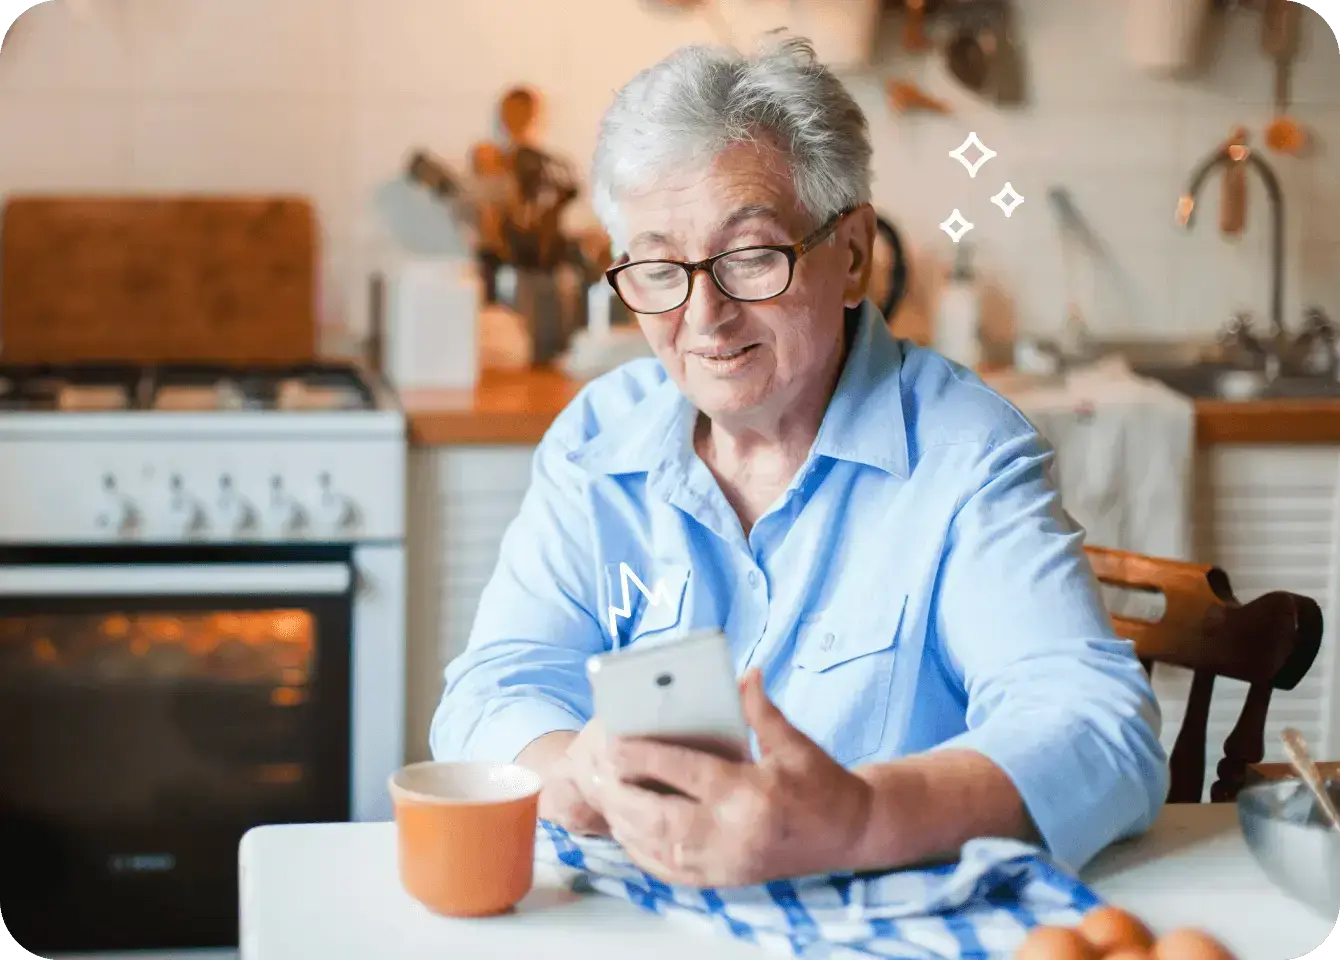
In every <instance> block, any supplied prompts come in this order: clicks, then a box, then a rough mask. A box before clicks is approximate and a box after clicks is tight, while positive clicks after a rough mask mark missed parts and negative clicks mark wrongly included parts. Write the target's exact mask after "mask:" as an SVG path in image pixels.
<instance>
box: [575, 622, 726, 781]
mask: <svg viewBox="0 0 1340 960" xmlns="http://www.w3.org/2000/svg"><path fill="white" fill-rule="evenodd" d="M586 674H587V677H588V678H589V679H590V681H591V693H592V697H593V699H594V701H595V715H596V717H597V718H599V720H600V723H601V725H602V726H603V727H604V728H605V731H606V732H607V733H609V734H611V735H613V736H618V737H645V738H647V739H651V740H660V741H663V742H666V743H675V744H680V745H682V746H686V747H691V748H693V749H697V750H704V751H707V752H708V753H713V754H716V755H717V756H719V757H723V758H725V759H727V760H736V761H741V762H744V761H748V760H750V759H752V752H751V750H750V746H749V727H748V725H747V724H746V723H745V719H744V711H743V710H742V708H741V706H740V688H739V683H738V682H737V681H736V679H735V668H734V666H733V664H732V663H731V655H730V643H729V641H728V640H727V639H726V635H725V634H724V633H722V632H721V631H720V630H702V631H695V632H693V633H689V634H686V635H685V636H683V637H680V638H677V639H674V640H666V641H663V642H661V643H656V644H653V645H650V646H647V647H636V646H634V647H625V648H623V649H621V650H615V651H611V652H610V653H602V654H597V655H596V656H594V657H591V658H590V659H589V660H588V661H587V663H586Z"/></svg>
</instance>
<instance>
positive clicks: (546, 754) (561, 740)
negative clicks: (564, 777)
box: [516, 730, 577, 782]
mask: <svg viewBox="0 0 1340 960" xmlns="http://www.w3.org/2000/svg"><path fill="white" fill-rule="evenodd" d="M576 739H577V734H575V733H573V732H572V731H571V730H555V731H554V732H553V733H546V734H545V735H544V736H542V737H536V738H535V739H534V740H532V741H531V742H530V743H529V744H528V745H527V746H526V749H524V750H522V751H521V753H520V754H519V755H518V756H517V758H516V762H517V763H518V764H520V765H521V766H523V767H527V768H529V769H531V770H534V771H535V772H536V773H538V774H539V775H540V779H541V780H544V781H546V782H547V781H548V780H549V778H550V776H551V774H552V773H553V772H554V768H555V767H556V766H558V765H559V764H560V763H563V762H565V761H566V760H567V756H568V747H569V746H570V745H571V744H572V741H574V740H576Z"/></svg>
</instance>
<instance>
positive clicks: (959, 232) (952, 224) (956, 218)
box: [940, 207, 973, 243]
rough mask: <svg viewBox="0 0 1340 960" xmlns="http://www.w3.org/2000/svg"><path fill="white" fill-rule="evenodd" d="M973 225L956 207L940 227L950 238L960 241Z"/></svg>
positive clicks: (956, 241)
mask: <svg viewBox="0 0 1340 960" xmlns="http://www.w3.org/2000/svg"><path fill="white" fill-rule="evenodd" d="M972 226H973V225H972V224H971V223H969V222H968V221H967V219H965V218H964V216H963V214H962V213H960V212H959V210H958V208H957V207H955V208H954V212H953V213H951V214H950V215H949V217H948V218H947V219H946V220H945V222H944V223H942V224H940V229H941V230H943V231H944V232H945V233H947V234H948V235H949V239H950V240H953V241H954V242H955V243H958V242H959V241H960V240H962V239H963V238H964V237H965V236H966V235H967V233H968V231H969V230H971V229H972Z"/></svg>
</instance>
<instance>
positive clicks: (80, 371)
mask: <svg viewBox="0 0 1340 960" xmlns="http://www.w3.org/2000/svg"><path fill="white" fill-rule="evenodd" d="M404 458H405V422H404V416H403V414H402V413H401V411H400V410H399V408H398V406H397V405H396V402H395V399H394V397H393V396H391V395H390V394H388V393H387V392H386V391H385V390H383V389H382V388H380V387H379V386H378V385H376V384H374V383H373V382H371V381H370V380H369V379H368V378H365V377H364V376H363V375H362V374H361V373H360V372H359V371H358V370H357V369H356V368H354V367H348V366H327V365H321V366H310V367H299V368H280V369H274V370H260V369H253V370H237V369H230V368H216V367H202V366H165V367H136V366H101V365H100V366H61V367H22V368H16V367H5V366H3V365H0V542H10V543H15V542H17V543H33V542H39V543H89V542H104V543H105V542H108V541H112V542H163V543H181V542H197V541H213V542H224V543H236V542H251V541H260V542H269V543H274V542H301V541H310V540H313V539H316V540H360V541H398V540H402V539H403V538H404V473H403V471H404Z"/></svg>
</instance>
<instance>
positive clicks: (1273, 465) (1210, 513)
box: [1155, 446, 1340, 790]
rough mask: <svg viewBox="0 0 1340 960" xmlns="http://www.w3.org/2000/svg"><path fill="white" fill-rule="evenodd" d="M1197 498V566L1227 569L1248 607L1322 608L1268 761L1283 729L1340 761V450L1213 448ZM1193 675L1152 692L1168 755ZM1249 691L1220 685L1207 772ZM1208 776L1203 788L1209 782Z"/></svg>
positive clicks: (1280, 708)
mask: <svg viewBox="0 0 1340 960" xmlns="http://www.w3.org/2000/svg"><path fill="white" fill-rule="evenodd" d="M1196 470H1197V477H1196V487H1195V490H1196V495H1195V505H1196V512H1195V521H1194V525H1195V536H1196V549H1195V559H1196V560H1197V561H1199V562H1201V563H1213V564H1216V565H1218V566H1220V567H1222V568H1223V570H1224V571H1225V572H1226V573H1227V574H1228V577H1229V581H1230V582H1231V583H1232V585H1233V592H1234V593H1235V594H1236V595H1237V597H1238V599H1239V600H1241V601H1243V602H1244V603H1245V602H1247V601H1249V600H1252V599H1253V598H1255V597H1258V596H1260V595H1261V594H1263V593H1268V592H1270V591H1272V590H1289V591H1291V592H1293V593H1300V594H1304V595H1306V596H1309V597H1312V598H1313V599H1314V600H1316V601H1317V602H1318V603H1319V604H1321V608H1322V615H1323V617H1324V618H1325V625H1326V630H1325V635H1324V637H1323V639H1322V649H1321V654H1320V656H1319V657H1318V658H1317V662H1316V664H1315V665H1314V666H1313V667H1312V670H1311V671H1310V672H1309V673H1308V675H1307V677H1305V678H1304V680H1303V682H1302V683H1301V684H1299V686H1298V687H1297V688H1296V689H1295V690H1292V691H1289V692H1287V693H1286V692H1283V691H1276V692H1275V695H1274V696H1273V697H1272V698H1271V704H1270V713H1269V716H1268V718H1267V723H1266V759H1267V760H1272V761H1280V760H1283V759H1285V758H1284V755H1283V751H1282V750H1281V749H1280V746H1279V734H1280V730H1281V729H1282V728H1284V727H1286V726H1295V727H1297V728H1298V729H1299V730H1301V731H1302V732H1303V733H1304V735H1306V736H1307V737H1308V739H1309V740H1310V741H1311V743H1312V744H1313V747H1314V750H1315V751H1316V753H1317V754H1318V756H1319V757H1327V758H1334V757H1337V756H1340V730H1338V729H1337V719H1340V718H1337V716H1336V709H1335V705H1334V703H1333V701H1334V691H1335V688H1336V672H1337V658H1336V655H1335V651H1334V649H1333V648H1334V637H1335V623H1336V618H1337V610H1336V604H1335V600H1336V598H1337V589H1336V587H1337V584H1336V576H1337V562H1336V561H1337V550H1336V543H1337V538H1338V536H1340V529H1337V526H1336V524H1337V521H1340V510H1338V509H1337V496H1338V495H1340V449H1337V448H1335V447H1286V446H1270V447H1247V446H1226V447H1214V448H1211V449H1209V450H1206V451H1203V452H1202V453H1201V454H1200V457H1199V459H1198V462H1197V465H1196ZM1188 684H1189V674H1188V673H1187V672H1186V671H1180V670H1173V669H1163V668H1160V670H1159V671H1158V672H1157V675H1156V678H1155V689H1156V691H1157V692H1158V694H1159V700H1160V702H1161V703H1162V704H1163V709H1164V728H1163V742H1164V743H1165V744H1166V745H1167V747H1168V749H1170V750H1171V749H1172V744H1173V741H1174V740H1175V739H1176V737H1177V731H1178V730H1179V729H1180V727H1181V722H1182V715H1183V713H1184V711H1185V709H1186V692H1187V687H1188ZM1246 689H1247V688H1246V685H1245V684H1242V683H1238V682H1236V681H1231V680H1222V679H1221V680H1218V681H1216V683H1215V689H1214V699H1213V701H1212V703H1213V706H1212V709H1211V714H1210V723H1209V731H1208V737H1207V743H1208V749H1207V760H1208V762H1209V774H1210V776H1212V775H1213V770H1214V766H1215V765H1216V764H1217V763H1218V761H1219V759H1220V757H1221V756H1222V752H1221V749H1222V745H1223V742H1224V739H1225V738H1226V737H1227V736H1228V734H1229V731H1230V730H1231V729H1232V727H1233V724H1234V722H1235V721H1236V720H1237V717H1238V713H1239V712H1240V711H1241V709H1242V703H1243V698H1244V697H1245V696H1246ZM1210 776H1207V779H1206V784H1207V790H1208V784H1209V783H1211V782H1212V780H1211V779H1210Z"/></svg>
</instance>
